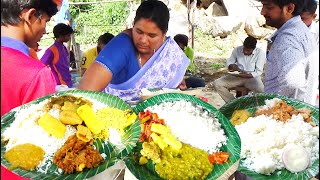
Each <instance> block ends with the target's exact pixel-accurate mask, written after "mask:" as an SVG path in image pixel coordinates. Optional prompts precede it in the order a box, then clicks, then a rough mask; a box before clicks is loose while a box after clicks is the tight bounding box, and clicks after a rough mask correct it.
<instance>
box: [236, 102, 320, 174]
mask: <svg viewBox="0 0 320 180" xmlns="http://www.w3.org/2000/svg"><path fill="white" fill-rule="evenodd" d="M274 101H277V99H273V100H269V101H268V102H267V105H266V106H264V107H263V108H267V106H269V107H270V106H272V105H273V104H274ZM235 128H236V130H237V132H238V134H239V136H240V138H241V154H240V156H241V159H242V163H243V164H242V165H243V166H245V167H247V168H248V169H250V170H252V171H255V172H257V173H260V174H265V175H270V174H272V173H273V172H274V171H275V170H281V169H283V168H284V164H283V161H282V153H283V151H284V150H285V149H286V148H287V147H289V146H292V145H300V146H302V147H304V148H305V150H306V151H307V153H308V155H309V157H310V158H311V159H310V165H311V164H313V162H315V161H316V160H317V159H319V127H318V126H316V127H313V126H312V125H311V124H310V123H307V122H305V121H304V119H303V117H302V116H301V115H300V114H298V115H293V116H292V118H291V119H290V120H288V121H287V122H286V123H284V122H281V121H277V120H275V119H273V118H272V117H268V116H265V115H260V116H257V117H250V118H248V120H247V121H246V122H245V123H243V124H240V125H236V126H235Z"/></svg>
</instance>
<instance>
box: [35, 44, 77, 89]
mask: <svg viewBox="0 0 320 180" xmlns="http://www.w3.org/2000/svg"><path fill="white" fill-rule="evenodd" d="M41 62H43V63H44V64H46V65H48V66H50V67H51V69H52V72H53V74H54V76H55V78H56V81H57V85H67V86H68V87H69V88H71V87H72V80H71V73H70V70H69V67H70V63H69V53H68V50H67V48H66V47H65V46H64V45H63V44H61V43H58V42H57V41H55V42H54V44H53V45H51V46H50V47H49V48H48V49H47V50H46V52H45V53H44V55H43V56H42V57H41Z"/></svg>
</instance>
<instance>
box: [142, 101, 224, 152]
mask: <svg viewBox="0 0 320 180" xmlns="http://www.w3.org/2000/svg"><path fill="white" fill-rule="evenodd" d="M147 109H148V110H150V111H151V112H154V113H157V114H158V115H159V118H161V119H164V121H165V124H166V126H168V127H169V129H171V132H172V134H173V135H174V136H175V137H176V138H177V139H178V140H179V141H181V142H183V143H186V144H189V145H191V146H193V147H196V148H199V149H202V150H205V151H207V152H208V153H209V154H211V153H213V152H218V151H219V149H220V147H221V146H222V145H225V144H226V143H227V136H226V135H225V133H224V130H223V129H222V128H221V124H220V123H219V121H218V120H217V119H216V118H215V117H214V116H213V115H212V114H210V113H209V112H208V111H207V110H204V109H203V108H202V107H201V106H199V105H196V104H193V103H191V102H188V101H186V100H180V101H174V102H163V103H161V104H158V105H155V106H152V107H149V108H147Z"/></svg>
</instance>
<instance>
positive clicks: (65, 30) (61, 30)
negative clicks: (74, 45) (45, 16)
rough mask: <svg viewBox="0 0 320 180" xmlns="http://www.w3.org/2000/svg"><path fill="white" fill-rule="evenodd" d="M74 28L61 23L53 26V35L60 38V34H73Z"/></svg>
mask: <svg viewBox="0 0 320 180" xmlns="http://www.w3.org/2000/svg"><path fill="white" fill-rule="evenodd" d="M72 33H73V29H72V27H71V26H69V25H66V24H63V23H59V24H57V25H55V26H54V27H53V35H54V37H55V38H59V37H60V36H64V35H68V34H72Z"/></svg>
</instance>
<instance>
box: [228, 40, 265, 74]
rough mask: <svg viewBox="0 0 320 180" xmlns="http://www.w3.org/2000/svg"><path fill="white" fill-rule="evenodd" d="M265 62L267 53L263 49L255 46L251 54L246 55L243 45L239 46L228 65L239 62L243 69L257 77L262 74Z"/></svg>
mask: <svg viewBox="0 0 320 180" xmlns="http://www.w3.org/2000/svg"><path fill="white" fill-rule="evenodd" d="M265 62H266V53H265V52H264V51H263V50H262V49H260V48H255V49H254V50H253V52H252V54H251V55H249V56H246V55H244V54H243V46H238V47H236V48H235V49H234V50H233V51H232V54H231V57H230V58H229V59H228V60H227V67H228V66H229V65H230V64H237V65H238V67H239V68H240V69H241V70H244V71H246V72H250V73H251V75H252V76H253V77H257V76H260V75H261V74H262V72H263V66H264V63H265Z"/></svg>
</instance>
